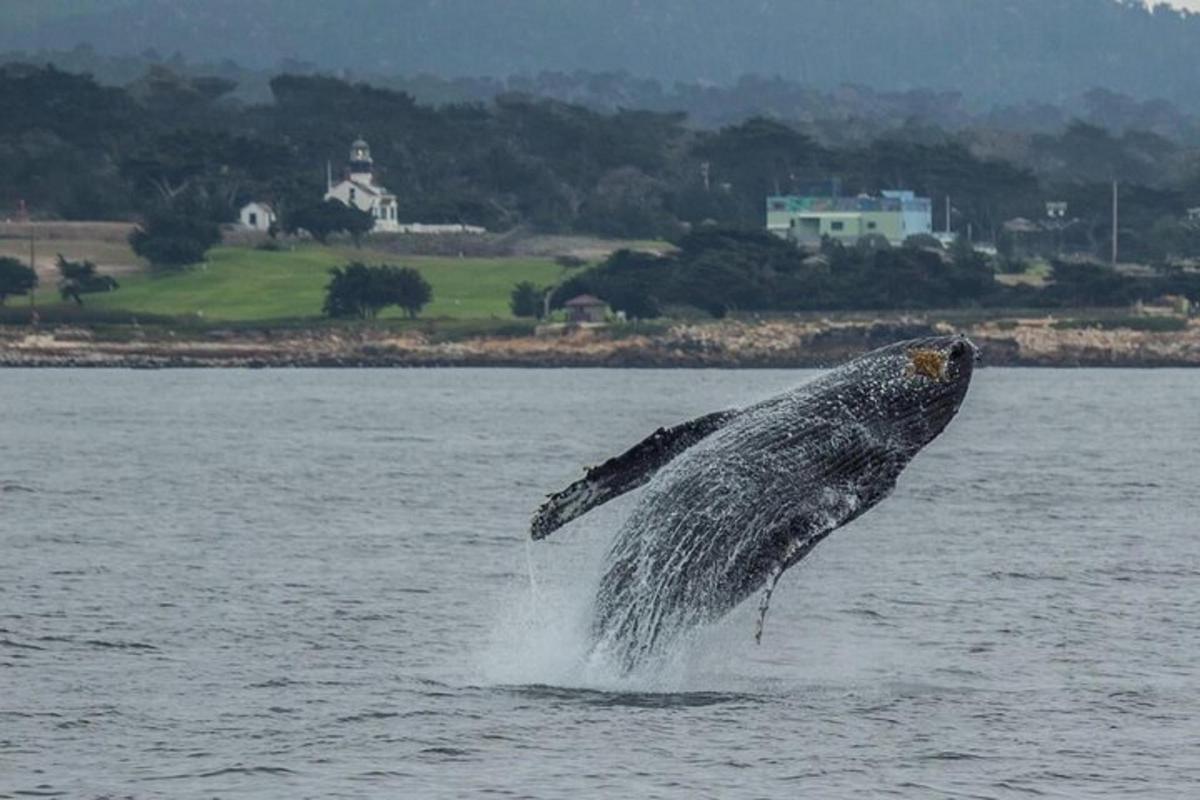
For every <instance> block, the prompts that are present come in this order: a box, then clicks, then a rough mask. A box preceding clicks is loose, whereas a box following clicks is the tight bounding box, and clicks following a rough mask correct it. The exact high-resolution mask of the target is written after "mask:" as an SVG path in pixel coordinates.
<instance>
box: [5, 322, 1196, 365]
mask: <svg viewBox="0 0 1200 800" xmlns="http://www.w3.org/2000/svg"><path fill="white" fill-rule="evenodd" d="M952 331H961V332H963V333H966V334H967V335H969V336H971V337H972V338H973V339H974V340H975V341H976V342H977V343H978V344H979V345H980V347H981V348H982V350H983V353H984V358H985V361H986V363H987V364H990V365H1001V366H1092V367H1160V366H1200V324H1198V323H1197V322H1195V321H1194V322H1193V323H1191V324H1190V325H1188V326H1187V327H1186V328H1185V329H1183V330H1179V331H1171V332H1149V331H1135V330H1129V329H1122V328H1117V329H1112V330H1106V329H1101V328H1096V327H1092V328H1089V327H1063V326H1061V325H1056V324H1054V322H1053V321H1051V320H1029V319H1023V320H997V321H989V322H985V323H978V324H972V325H965V326H958V327H952V326H951V325H949V324H947V323H944V322H938V321H930V320H924V319H899V320H896V321H891V322H833V321H828V320H821V321H800V320H786V321H779V320H777V321H762V322H721V323H708V324H678V325H675V326H672V327H669V328H666V329H658V330H655V331H654V332H645V333H639V332H637V331H636V330H634V331H630V330H628V329H624V330H606V329H597V330H579V329H574V330H549V331H543V332H541V333H540V334H539V335H530V336H518V337H510V336H483V337H478V338H468V339H464V340H461V341H449V342H447V341H439V340H437V339H436V338H435V337H430V336H428V335H426V334H422V333H417V332H404V333H396V332H389V331H387V330H377V329H371V328H364V329H309V330H261V331H237V332H233V331H228V330H226V331H207V332H198V333H190V334H186V335H185V334H182V333H172V332H170V331H160V332H157V333H154V334H147V333H144V332H140V331H135V332H129V333H128V334H127V335H123V336H113V335H111V333H109V334H107V335H105V336H101V335H98V334H97V333H95V332H93V331H91V330H88V329H84V328H73V327H71V328H69V327H59V328H52V329H45V328H43V329H31V328H20V327H7V328H2V329H0V366H9V367H129V368H161V367H434V366H457V367H718V368H751V367H778V368H789V367H790V368H797V367H823V366H828V365H830V364H835V363H838V362H840V361H843V360H845V359H847V358H851V357H853V356H855V355H858V354H859V353H862V352H865V351H866V350H869V349H872V348H874V347H878V346H881V345H883V344H887V343H889V342H893V341H897V340H901V339H906V338H912V337H916V336H923V335H931V334H935V333H949V332H952Z"/></svg>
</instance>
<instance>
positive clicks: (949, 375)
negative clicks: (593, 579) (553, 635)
mask: <svg viewBox="0 0 1200 800" xmlns="http://www.w3.org/2000/svg"><path fill="white" fill-rule="evenodd" d="M976 358H977V351H976V349H975V347H974V346H973V345H972V344H971V343H970V342H969V341H968V340H967V339H965V338H963V337H961V336H945V337H932V338H926V339H915V340H912V341H907V342H900V343H898V344H894V345H890V346H888V347H884V348H881V349H879V350H875V351H873V352H871V353H868V354H866V355H864V356H862V357H861V358H858V359H855V360H854V361H851V362H849V363H847V364H845V365H843V366H841V367H839V368H837V369H835V370H832V371H830V372H828V373H826V374H824V375H823V376H821V377H820V378H818V379H816V380H814V381H812V382H811V383H808V384H805V385H803V386H800V387H799V388H797V389H794V390H792V391H790V392H787V393H785V394H782V395H779V396H777V397H773V398H771V399H769V400H766V401H763V402H761V403H758V404H756V405H753V406H750V407H748V408H745V409H740V410H729V411H720V412H716V413H714V414H709V415H706V416H703V417H699V418H697V419H694V420H692V421H690V422H687V423H684V424H682V425H678V426H676V427H674V428H669V429H660V430H658V431H656V432H655V433H654V434H653V435H651V436H650V437H649V438H647V439H646V440H645V441H643V442H642V443H640V444H638V445H636V446H635V447H633V448H632V449H630V450H629V451H628V452H626V453H624V454H623V455H621V456H618V457H616V458H614V459H611V460H610V461H607V462H605V463H604V464H602V465H600V466H599V467H596V468H594V469H592V470H589V471H588V473H587V474H586V475H585V476H584V478H582V479H581V480H579V481H577V482H576V483H574V484H572V485H571V486H570V487H568V488H567V489H565V490H563V491H562V492H559V493H558V494H555V495H552V496H551V497H550V498H549V499H548V500H547V501H546V502H545V503H544V504H543V505H542V507H541V508H540V509H538V512H537V514H536V515H535V516H534V519H533V524H532V535H533V538H535V539H541V538H544V537H545V536H547V535H549V534H550V533H551V532H553V531H554V530H556V529H557V528H559V527H561V526H562V525H564V524H566V523H567V522H569V521H571V520H572V519H574V518H576V517H578V516H580V515H581V514H584V513H586V512H587V511H588V510H589V509H591V508H594V507H595V506H597V505H600V504H601V503H604V502H606V501H608V500H610V499H612V498H613V497H616V496H618V495H620V494H623V493H624V492H627V491H629V490H631V489H634V488H636V487H638V486H641V485H643V484H647V483H648V484H649V485H648V486H647V488H646V491H645V493H644V494H643V496H642V497H641V499H640V501H639V503H638V505H637V506H636V508H635V509H634V511H633V513H632V514H631V515H630V517H629V519H628V520H627V521H626V522H625V524H624V526H623V527H622V528H621V531H620V533H619V534H618V535H617V537H616V539H615V541H614V543H613V545H612V549H611V550H610V552H609V555H608V559H607V562H606V567H605V571H604V576H603V578H602V579H601V582H600V589H599V592H598V595H597V597H596V603H595V610H594V615H593V621H592V634H593V637H594V639H595V646H596V647H595V649H596V650H597V652H599V653H601V654H602V655H604V656H606V657H608V658H611V659H612V660H613V661H614V662H615V663H617V664H618V665H619V666H620V667H622V668H623V669H626V670H629V669H633V668H635V667H636V666H638V665H639V664H640V663H642V662H643V661H645V660H647V659H649V658H652V657H653V656H655V655H656V654H658V653H660V652H661V651H662V650H663V649H664V648H665V647H666V646H667V645H668V644H669V642H670V641H671V640H672V639H673V638H674V637H675V636H677V635H678V634H680V633H682V632H684V631H686V630H688V629H690V628H691V627H693V626H695V625H697V624H701V623H704V622H709V621H712V620H715V619H717V618H719V617H720V616H722V615H723V614H725V613H726V612H728V611H729V610H731V609H732V608H734V607H735V606H736V605H738V604H739V603H741V602H742V601H743V600H745V599H746V598H747V597H748V596H749V595H751V594H753V593H754V592H756V591H758V590H759V589H764V588H765V592H764V595H763V599H762V602H761V605H760V617H759V630H758V634H757V635H761V632H762V628H761V626H762V622H763V620H764V619H765V616H766V611H767V608H768V603H769V599H770V593H771V591H772V590H773V589H774V587H775V584H776V582H777V581H778V580H779V577H780V576H781V575H782V574H783V573H784V571H786V570H787V569H788V568H789V567H791V566H792V565H794V564H795V563H796V562H798V561H800V559H802V558H804V556H806V555H807V554H808V553H809V552H811V550H812V549H813V547H815V546H816V545H817V544H818V543H819V542H820V541H821V540H823V539H824V538H825V537H826V536H828V535H829V534H830V533H831V532H833V531H834V530H836V529H837V528H839V527H841V526H842V525H845V524H846V523H847V522H850V521H851V520H853V519H855V518H856V517H858V516H859V515H861V514H862V513H864V512H865V511H867V510H868V509H870V508H871V507H873V506H874V505H875V504H876V503H878V502H879V501H880V500H882V499H884V498H885V497H887V495H888V494H890V493H891V491H892V489H893V488H894V486H895V484H896V479H897V477H898V476H899V474H900V472H901V470H903V469H904V467H905V466H906V465H907V464H908V462H909V461H910V460H911V459H912V458H913V456H915V455H916V454H917V452H918V451H920V450H921V448H923V447H924V446H925V445H927V444H929V443H930V442H931V441H933V439H934V438H936V437H937V435H938V434H940V433H941V432H942V430H943V429H944V428H945V427H946V425H947V423H949V422H950V420H951V419H952V418H953V417H954V415H955V413H957V411H958V409H959V406H960V405H961V404H962V401H963V398H964V397H965V395H966V392H967V388H968V386H969V385H970V382H971V376H972V372H973V370H974V364H975V361H976Z"/></svg>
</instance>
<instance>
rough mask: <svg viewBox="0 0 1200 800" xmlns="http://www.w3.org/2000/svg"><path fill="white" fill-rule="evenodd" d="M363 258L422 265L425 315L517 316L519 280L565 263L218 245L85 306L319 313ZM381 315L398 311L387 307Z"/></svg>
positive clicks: (131, 279) (244, 314) (241, 317)
mask: <svg viewBox="0 0 1200 800" xmlns="http://www.w3.org/2000/svg"><path fill="white" fill-rule="evenodd" d="M353 260H358V261H363V262H365V263H367V264H378V263H388V264H396V265H403V266H411V267H415V268H416V269H418V270H419V271H420V272H421V274H422V275H424V276H425V279H426V280H428V281H429V283H430V284H431V285H432V286H433V301H432V302H431V303H430V304H429V305H428V306H426V307H425V309H424V311H423V312H422V314H421V316H422V317H424V318H456V319H490V318H500V319H511V314H510V313H509V308H508V297H509V292H510V291H511V290H512V287H513V286H514V285H515V284H517V283H518V282H520V281H524V280H528V281H533V282H534V283H537V284H539V285H544V284H550V283H554V282H556V281H558V280H559V279H560V277H561V275H562V274H563V269H562V268H561V267H559V266H558V265H556V264H555V263H554V262H553V261H552V260H550V259H543V258H438V257H427V256H396V255H392V254H386V253H380V252H373V251H370V250H366V249H363V250H355V249H353V248H335V247H318V246H315V245H313V246H307V245H306V246H303V247H298V248H297V249H295V250H288V251H280V252H269V251H263V250H254V249H249V248H240V247H218V248H215V249H214V250H212V251H211V252H210V253H209V261H208V264H207V266H199V267H193V268H191V269H189V270H186V271H183V272H180V273H169V274H150V273H140V274H134V275H125V276H122V277H121V278H120V281H121V288H120V289H119V290H117V291H115V292H112V293H109V294H92V295H87V296H86V297H85V303H86V308H89V309H94V310H97V311H118V310H120V311H128V312H130V313H131V314H147V315H161V316H170V317H198V318H202V319H204V320H206V321H212V322H216V321H222V320H226V321H251V320H283V319H293V320H294V319H303V318H312V317H319V316H320V315H321V302H322V300H323V299H324V290H325V285H326V284H327V283H328V282H329V269H330V268H331V267H334V266H339V265H342V264H346V263H348V262H350V261H353ZM37 302H38V304H39V305H41V306H54V305H57V304H59V303H60V302H61V301H59V299H58V296H57V294H56V293H55V292H54V288H53V285H51V284H49V283H48V282H43V285H42V289H40V290H39V292H38V297H37ZM380 316H381V317H399V316H402V312H401V311H400V310H399V309H394V308H391V309H387V310H386V311H385V312H383V313H382V314H381V315H380Z"/></svg>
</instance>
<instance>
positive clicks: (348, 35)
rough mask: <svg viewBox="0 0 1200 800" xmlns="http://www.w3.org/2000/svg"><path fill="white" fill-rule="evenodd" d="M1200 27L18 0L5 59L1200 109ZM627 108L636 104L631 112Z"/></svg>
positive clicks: (1056, 13)
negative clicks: (577, 78) (620, 81)
mask: <svg viewBox="0 0 1200 800" xmlns="http://www.w3.org/2000/svg"><path fill="white" fill-rule="evenodd" d="M1198 36H1200V16H1197V15H1194V14H1186V13H1183V12H1180V11H1178V10H1176V9H1174V8H1172V7H1170V6H1168V5H1167V4H1165V3H1153V2H1152V3H1144V2H1142V1H1141V0H1053V2H1047V0H1004V2H946V0H905V1H904V2H879V0H755V2H752V3H750V2H744V1H743V2H730V0H655V2H644V0H555V1H554V2H547V0H509V2H504V3H481V2H479V0H408V1H407V2H404V3H387V2H358V3H352V4H345V3H330V2H328V0H259V1H258V2H245V1H244V0H206V2H202V3H189V4H187V8H186V10H181V8H180V4H179V2H178V0H121V2H113V0H9V2H7V3H4V4H0V48H2V49H9V50H11V49H14V48H34V49H36V48H71V47H74V46H75V45H77V44H79V43H81V42H89V41H90V42H93V43H95V44H96V46H97V47H99V48H101V49H102V50H103V51H104V52H106V53H114V54H122V53H123V54H130V53H140V52H142V51H143V50H144V49H145V48H146V47H147V46H148V45H150V44H152V45H153V46H154V47H157V48H158V49H159V50H160V51H162V52H165V53H172V52H174V51H181V52H182V53H183V54H184V56H186V57H190V58H197V57H203V58H206V59H210V60H212V61H217V62H220V61H221V60H223V59H232V60H234V61H237V62H239V63H242V64H246V65H248V66H251V67H255V68H259V69H262V68H273V67H275V66H276V65H278V64H280V63H281V62H282V61H283V60H284V59H287V58H289V57H303V58H305V59H307V60H309V61H313V62H316V64H317V66H318V67H321V68H324V69H333V70H346V69H350V70H355V71H357V72H358V73H359V74H375V75H388V74H391V75H395V74H409V75H415V74H419V73H430V74H435V75H444V76H451V77H460V76H467V75H492V76H499V75H514V74H520V73H527V74H536V73H539V72H542V71H545V70H551V71H558V72H565V73H570V72H573V71H575V70H580V69H586V70H590V71H593V72H607V71H611V70H616V69H625V70H628V71H629V72H630V73H631V74H634V75H638V76H644V77H647V78H654V79H657V80H660V81H664V82H666V83H668V84H673V83H674V82H676V81H680V82H685V83H696V82H701V81H703V82H707V83H709V84H713V83H715V84H727V83H730V82H732V81H733V80H734V79H735V78H736V77H737V76H740V75H746V74H754V73H757V74H760V75H779V76H781V77H783V78H785V79H789V80H794V81H798V82H802V83H805V84H807V85H809V86H812V87H814V88H817V89H822V90H829V89H833V88H835V87H838V86H841V85H843V84H860V85H868V86H873V87H876V88H878V89H881V90H888V91H897V90H906V89H910V88H912V87H928V88H932V89H936V90H939V91H942V90H952V91H958V92H962V93H965V94H967V95H969V96H970V97H971V98H972V102H974V103H979V104H982V105H984V106H994V105H1002V104H1014V103H1018V104H1019V103H1023V102H1025V101H1038V102H1043V103H1045V102H1051V103H1057V102H1059V101H1060V100H1061V98H1064V97H1073V96H1078V95H1080V94H1082V93H1083V92H1085V91H1087V90H1088V89H1091V88H1092V87H1095V86H1104V87H1108V88H1110V89H1112V90H1114V91H1118V92H1122V93H1124V94H1128V95H1131V96H1133V97H1137V98H1139V99H1153V98H1164V99H1167V100H1170V101H1172V102H1174V103H1176V104H1178V105H1180V106H1181V107H1183V108H1184V109H1185V110H1186V111H1189V112H1191V113H1197V112H1200V84H1197V82H1196V81H1195V79H1194V75H1195V54H1196V41H1197V37H1198ZM622 105H625V106H626V107H628V106H629V105H631V104H630V103H628V102H625V103H622Z"/></svg>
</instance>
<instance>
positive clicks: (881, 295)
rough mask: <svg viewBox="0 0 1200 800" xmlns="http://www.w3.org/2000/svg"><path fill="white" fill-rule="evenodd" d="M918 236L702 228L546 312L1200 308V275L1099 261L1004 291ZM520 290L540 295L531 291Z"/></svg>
mask: <svg viewBox="0 0 1200 800" xmlns="http://www.w3.org/2000/svg"><path fill="white" fill-rule="evenodd" d="M916 238H917V237H914V241H911V242H909V243H906V244H905V246H903V247H889V246H887V245H886V244H875V245H871V244H869V243H868V242H862V243H860V244H859V245H858V246H855V247H844V246H842V245H840V244H838V243H836V242H830V241H826V243H825V245H824V246H823V247H822V249H821V252H820V253H819V254H807V253H805V252H803V251H800V250H797V248H795V247H792V246H791V245H789V244H788V243H787V242H784V241H782V240H780V239H778V238H776V237H774V236H771V235H770V234H767V233H762V232H746V231H737V230H720V229H713V230H706V231H702V232H697V233H693V234H689V235H688V236H685V237H684V238H683V239H682V240H681V241H680V243H679V248H678V250H677V251H676V252H673V253H671V254H669V255H663V256H656V255H653V254H649V253H636V252H631V251H627V250H623V251H619V252H617V253H614V254H613V255H612V256H611V257H609V258H608V259H607V260H606V261H604V262H603V263H602V264H599V265H597V266H596V267H593V268H591V269H589V270H587V271H585V272H582V273H580V274H577V275H574V276H572V277H571V278H569V279H568V280H566V281H564V282H563V283H561V284H560V285H558V286H557V287H554V288H553V290H552V295H551V298H550V300H551V306H552V307H556V308H557V307H561V306H562V305H563V303H565V302H566V301H567V300H568V299H570V298H572V297H575V296H576V295H579V294H583V293H589V294H593V295H596V296H598V297H601V298H603V299H604V300H605V301H607V302H608V303H609V305H610V306H612V308H613V309H614V310H616V311H621V312H624V313H625V314H626V315H627V316H628V317H630V318H639V319H649V318H653V317H657V316H660V315H663V314H670V315H675V316H678V315H681V314H683V315H686V314H687V311H688V309H696V310H699V311H703V312H705V313H707V314H710V315H712V316H716V317H723V316H725V315H726V314H728V313H730V312H735V311H742V312H745V311H752V312H759V311H803V310H838V309H934V308H936V309H948V308H956V307H973V308H981V307H1008V308H1012V307H1020V308H1047V309H1051V308H1072V307H1080V306H1125V305H1129V304H1132V303H1135V302H1138V301H1145V302H1152V301H1156V300H1158V299H1160V298H1161V297H1163V296H1164V295H1177V296H1183V297H1187V298H1188V299H1189V300H1191V301H1192V302H1200V272H1194V271H1185V270H1182V269H1178V268H1164V269H1162V270H1159V271H1157V272H1156V273H1153V274H1147V275H1140V276H1130V275H1126V274H1122V273H1120V272H1118V271H1117V270H1114V269H1112V268H1109V267H1107V266H1102V265H1098V264H1094V263H1079V262H1070V261H1055V262H1054V281H1053V282H1052V283H1049V284H1047V285H1045V286H1039V287H1034V286H1030V285H1025V284H1020V285H1016V286H1007V285H1004V284H1000V283H997V282H996V281H995V280H994V272H993V269H992V265H991V264H990V263H989V260H988V258H987V257H986V256H984V255H983V254H981V253H979V252H977V251H976V250H975V249H974V248H973V247H971V246H970V245H969V244H968V243H966V242H965V241H962V240H960V241H959V242H958V243H957V244H956V245H955V246H954V247H952V248H951V250H950V251H949V252H941V251H940V250H939V249H937V248H934V247H927V246H923V243H922V242H920V241H917V240H916ZM525 294H530V295H536V292H534V291H533V290H532V287H529V289H527V290H526V292H525ZM515 300H516V293H515V292H514V313H518V314H520V313H522V311H524V312H525V315H526V316H535V315H537V314H538V311H539V310H538V308H537V306H536V305H533V304H532V302H529V303H526V304H525V305H524V306H522V308H521V309H520V310H518V308H517V305H516V303H515Z"/></svg>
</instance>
